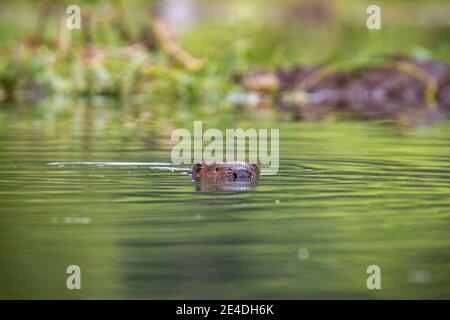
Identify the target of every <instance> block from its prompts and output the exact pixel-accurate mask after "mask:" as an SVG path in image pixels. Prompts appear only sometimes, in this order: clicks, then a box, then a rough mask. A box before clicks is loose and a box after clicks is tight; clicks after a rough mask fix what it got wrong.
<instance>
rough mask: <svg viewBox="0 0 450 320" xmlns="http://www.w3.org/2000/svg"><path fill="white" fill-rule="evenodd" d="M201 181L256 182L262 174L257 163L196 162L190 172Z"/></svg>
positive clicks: (193, 177)
mask: <svg viewBox="0 0 450 320" xmlns="http://www.w3.org/2000/svg"><path fill="white" fill-rule="evenodd" d="M189 173H190V174H191V177H192V179H193V180H195V181H199V182H214V183H222V182H255V181H256V180H257V179H258V177H259V174H260V171H259V168H258V166H257V165H256V164H253V163H248V162H240V161H233V162H225V163H216V162H214V163H196V164H194V165H193V166H192V169H191V171H190V172H189Z"/></svg>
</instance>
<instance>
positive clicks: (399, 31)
mask: <svg viewBox="0 0 450 320" xmlns="http://www.w3.org/2000/svg"><path fill="white" fill-rule="evenodd" d="M174 3H176V2H171V1H154V2H150V3H148V2H146V1H139V0H133V1H81V2H80V3H79V5H80V6H81V11H82V16H83V17H82V28H81V30H72V31H70V30H67V29H66V28H65V27H64V25H65V19H66V17H67V15H66V13H65V8H66V7H67V5H68V4H72V3H69V2H66V1H56V0H54V1H43V2H41V3H37V2H34V1H18V2H16V1H4V2H2V3H1V4H0V48H1V49H0V50H1V51H0V100H3V101H15V102H20V103H22V104H27V105H30V104H39V103H41V101H42V99H48V98H49V97H50V98H52V99H55V97H56V98H57V99H61V98H64V99H67V98H79V97H94V96H103V97H111V98H113V99H117V98H118V99H120V100H121V101H122V103H123V104H126V105H128V104H130V105H133V106H136V105H140V104H141V105H142V104H146V105H151V106H152V111H153V112H159V113H161V112H162V113H164V112H165V111H164V110H162V109H164V106H168V105H170V106H174V107H178V108H180V109H182V110H186V111H187V112H192V109H193V108H194V109H200V110H202V109H204V110H206V111H207V112H217V111H219V110H220V111H222V110H224V109H230V108H231V106H230V103H229V101H228V100H227V99H226V98H227V96H228V94H230V92H239V90H240V88H239V87H238V86H237V85H236V84H235V81H234V79H235V77H237V76H239V75H242V74H244V73H245V72H248V71H249V70H251V69H255V68H268V69H273V68H277V67H290V66H294V65H297V64H299V63H301V64H313V63H322V62H326V61H336V60H345V59H351V60H358V59H360V60H361V59H362V60H367V57H372V56H376V55H379V54H386V53H402V54H406V55H409V56H417V57H427V58H434V59H438V60H441V61H445V62H450V53H449V52H450V50H449V49H450V44H449V41H448V39H450V28H449V26H450V25H449V17H447V16H446V15H445V14H446V12H448V9H449V4H448V2H446V1H431V2H430V1H414V2H411V1H379V5H380V7H381V8H382V29H381V30H375V31H374V30H372V31H370V30H368V29H367V28H366V26H365V23H366V22H365V20H366V17H367V14H366V12H365V10H366V7H367V6H368V5H369V4H370V3H369V2H368V1H356V0H351V1H345V2H343V1H330V0H321V1H300V2H298V1H282V2H279V3H277V4H274V3H272V4H267V3H266V2H264V1H196V2H192V3H191V7H187V8H185V7H182V8H181V9H180V8H177V7H176V4H174ZM183 3H188V4H189V3H190V2H189V1H188V2H186V1H184V2H183ZM171 6H172V7H171ZM177 10H178V11H179V10H185V11H186V12H187V17H183V16H182V17H181V18H180V19H178V20H177V18H175V19H172V22H173V27H174V29H175V30H176V36H177V41H179V44H180V46H181V48H183V49H184V50H186V52H188V53H191V54H192V55H193V56H194V57H196V58H198V59H201V61H202V62H204V63H203V66H202V67H201V68H200V69H198V70H195V71H192V70H189V68H186V67H185V66H184V65H183V64H180V63H177V61H175V60H176V59H173V57H172V56H170V55H169V54H167V52H166V51H165V50H163V49H162V46H163V45H161V43H158V41H157V40H156V39H155V35H154V32H153V31H154V29H153V24H154V22H155V20H156V18H157V17H160V16H164V15H166V16H168V17H170V16H171V14H173V13H174V12H175V13H176V12H177ZM191 11H192V12H191ZM189 14H190V16H189ZM40 16H43V17H44V18H43V19H41V20H39V17H40ZM185 16H186V14H185ZM175 17H177V16H175ZM184 20H187V21H188V23H187V26H186V25H183V24H182V23H178V22H180V21H181V22H183V21H184ZM42 21H44V22H42ZM177 21H178V22H177ZM178 24H179V25H178ZM185 24H186V23H185ZM89 26H90V27H89Z"/></svg>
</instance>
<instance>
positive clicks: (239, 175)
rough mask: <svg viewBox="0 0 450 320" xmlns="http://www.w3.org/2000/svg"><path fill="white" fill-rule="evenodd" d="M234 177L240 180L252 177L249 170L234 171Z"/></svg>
mask: <svg viewBox="0 0 450 320" xmlns="http://www.w3.org/2000/svg"><path fill="white" fill-rule="evenodd" d="M234 178H235V179H238V180H241V179H242V180H244V179H250V178H251V174H250V172H248V171H247V170H236V171H234Z"/></svg>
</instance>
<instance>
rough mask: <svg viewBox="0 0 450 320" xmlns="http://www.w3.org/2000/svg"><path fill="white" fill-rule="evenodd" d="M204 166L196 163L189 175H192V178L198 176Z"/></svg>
mask: <svg viewBox="0 0 450 320" xmlns="http://www.w3.org/2000/svg"><path fill="white" fill-rule="evenodd" d="M202 167H203V164H201V163H196V164H194V165H193V166H192V168H191V171H189V174H192V176H194V177H195V176H196V175H197V173H198V172H199V171H200V170H201V169H202Z"/></svg>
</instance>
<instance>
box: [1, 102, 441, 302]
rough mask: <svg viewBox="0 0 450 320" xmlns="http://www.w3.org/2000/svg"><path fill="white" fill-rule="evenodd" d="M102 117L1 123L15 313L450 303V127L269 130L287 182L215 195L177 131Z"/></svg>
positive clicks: (9, 285)
mask: <svg viewBox="0 0 450 320" xmlns="http://www.w3.org/2000/svg"><path fill="white" fill-rule="evenodd" d="M93 113H94V114H89V112H86V111H85V112H84V113H83V112H81V113H77V112H75V113H74V115H72V116H68V115H65V114H64V113H63V115H61V114H59V113H58V112H56V113H55V114H51V113H50V114H49V113H41V112H40V111H39V110H34V111H23V110H21V111H20V110H19V111H11V110H3V111H1V113H0V226H1V232H0V261H1V262H0V297H1V298H63V299H71V298H83V299H92V298H127V299H128V298H130V299H131V298H138V299H142V298H144V299H146V298H149V299H155V298H159V299H168V298H180V299H188V298H224V299H228V298H292V299H299V298H450V274H449V272H448V271H449V269H450V250H449V249H450V233H449V230H450V198H449V193H450V180H449V179H450V165H449V163H450V132H449V130H448V128H449V123H441V124H438V125H437V126H434V127H431V128H422V129H412V128H410V129H407V128H396V127H394V126H387V125H382V124H376V123H361V122H345V121H344V122H338V123H336V122H325V123H309V124H308V123H292V122H284V121H278V122H277V121H266V120H264V121H262V122H261V123H259V122H258V121H256V122H255V123H256V124H257V125H259V126H260V127H273V128H280V140H281V141H280V171H279V173H278V175H276V176H263V177H261V179H260V181H259V184H258V186H257V187H256V188H255V189H254V190H253V191H249V192H209V193H208V192H198V191H196V188H195V185H194V183H193V182H191V181H190V179H189V178H188V177H187V175H186V170H187V168H188V167H187V166H173V165H171V164H170V144H169V143H168V141H169V138H170V130H171V129H172V128H176V127H178V124H174V123H169V122H168V121H167V120H161V119H158V120H153V121H132V120H127V119H126V117H125V116H124V114H123V113H122V111H120V110H119V111H114V110H110V111H108V112H107V113H106V111H105V110H103V109H101V110H98V111H94V112H93ZM211 118H214V117H211ZM80 119H84V121H80ZM124 119H125V120H124ZM239 121H241V120H239ZM242 121H243V122H242V123H243V124H244V125H245V124H246V122H245V121H244V120H242ZM239 123H241V122H239ZM213 124H214V122H213V120H212V119H211V120H210V122H209V126H212V125H213ZM224 125H228V126H229V123H227V124H224ZM184 126H185V127H191V126H192V122H191V121H186V122H185V123H184ZM205 126H208V121H206V122H205ZM54 162H90V163H72V164H67V163H57V164H55V163H54ZM96 162H103V163H101V164H100V165H99V164H98V163H96ZM72 264H75V265H78V266H80V268H81V272H82V278H81V285H82V289H81V290H78V291H77V290H73V291H70V290H68V289H67V288H66V279H67V277H68V275H67V274H66V268H67V266H69V265H72ZM369 265H378V266H380V268H381V272H382V280H381V285H382V289H381V290H368V289H367V287H366V279H367V277H368V276H369V275H368V274H367V273H366V269H367V267H368V266H369Z"/></svg>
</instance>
